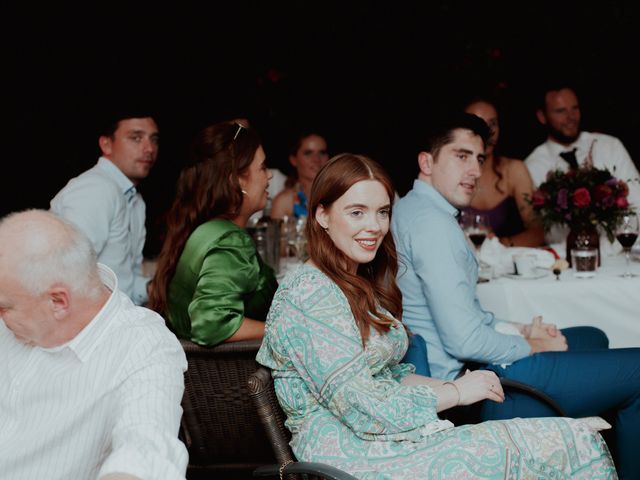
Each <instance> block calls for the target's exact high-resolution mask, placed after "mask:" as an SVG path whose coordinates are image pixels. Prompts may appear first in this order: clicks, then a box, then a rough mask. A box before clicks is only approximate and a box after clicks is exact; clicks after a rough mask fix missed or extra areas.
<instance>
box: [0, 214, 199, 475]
mask: <svg viewBox="0 0 640 480" xmlns="http://www.w3.org/2000/svg"><path fill="white" fill-rule="evenodd" d="M186 367H187V362H186V359H185V355H184V351H183V349H182V347H181V345H180V343H179V342H178V340H177V339H176V337H175V336H174V335H173V334H172V333H171V332H170V331H169V330H168V329H167V328H166V326H165V323H164V321H163V319H162V318H161V317H160V316H159V315H157V314H156V313H154V312H152V311H150V310H147V309H146V308H142V307H137V306H135V305H134V304H133V303H132V302H131V300H130V299H129V298H128V297H127V296H126V295H124V294H123V293H122V292H121V291H119V290H118V283H117V279H116V277H115V275H114V274H113V272H112V271H111V270H110V269H109V268H108V267H105V266H104V265H101V264H98V263H97V262H96V254H95V252H94V250H93V248H92V247H91V243H90V242H89V239H88V238H87V237H86V236H85V235H84V234H83V233H82V232H80V231H79V230H78V229H77V228H75V227H74V226H73V225H72V224H70V223H68V222H67V221H65V220H62V219H60V218H59V217H57V216H56V215H54V214H52V213H50V212H46V211H43V210H29V211H25V212H20V213H14V214H11V215H9V216H7V217H5V218H4V219H2V220H1V221H0V385H2V388H0V478H3V479H5V478H6V479H21V480H36V479H37V480H39V479H45V478H46V479H47V480H56V479H59V480H69V479H73V480H85V479H86V480H94V479H100V480H107V479H109V480H115V479H154V480H155V479H159V478H162V479H171V480H173V479H176V480H177V479H184V476H185V470H186V466H187V461H188V455H187V451H186V448H185V446H184V445H183V444H182V442H180V440H179V439H178V437H177V434H178V428H179V424H180V417H181V414H182V409H181V407H180V401H181V399H182V394H183V391H184V380H183V374H184V371H185V370H186Z"/></svg>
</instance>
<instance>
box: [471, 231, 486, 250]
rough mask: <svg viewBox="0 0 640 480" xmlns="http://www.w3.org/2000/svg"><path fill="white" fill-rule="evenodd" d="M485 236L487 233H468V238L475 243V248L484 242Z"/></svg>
mask: <svg viewBox="0 0 640 480" xmlns="http://www.w3.org/2000/svg"><path fill="white" fill-rule="evenodd" d="M485 238H487V234H486V233H484V232H478V233H470V234H469V240H471V242H472V243H473V244H474V245H475V247H476V248H480V245H482V242H484V239H485Z"/></svg>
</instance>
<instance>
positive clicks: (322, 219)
mask: <svg viewBox="0 0 640 480" xmlns="http://www.w3.org/2000/svg"><path fill="white" fill-rule="evenodd" d="M327 216H328V215H327V211H326V210H325V209H324V206H322V204H321V205H318V208H316V222H318V224H320V226H321V227H322V228H324V229H325V230H326V229H327V228H328V227H329V222H328V221H327V220H328V218H327Z"/></svg>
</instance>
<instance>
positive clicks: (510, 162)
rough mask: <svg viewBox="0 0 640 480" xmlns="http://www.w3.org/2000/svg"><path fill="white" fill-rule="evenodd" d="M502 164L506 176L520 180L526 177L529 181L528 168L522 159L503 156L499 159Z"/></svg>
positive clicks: (513, 179)
mask: <svg viewBox="0 0 640 480" xmlns="http://www.w3.org/2000/svg"><path fill="white" fill-rule="evenodd" d="M501 163H502V165H504V171H505V172H506V174H507V176H508V177H509V178H510V179H511V180H512V181H515V182H517V181H519V180H520V181H521V180H523V179H527V181H531V175H530V174H529V169H528V168H527V165H526V164H525V163H524V161H523V160H519V159H517V158H505V157H503V158H502V160H501Z"/></svg>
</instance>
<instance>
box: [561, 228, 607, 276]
mask: <svg viewBox="0 0 640 480" xmlns="http://www.w3.org/2000/svg"><path fill="white" fill-rule="evenodd" d="M574 248H577V249H583V250H584V249H589V248H595V249H596V250H598V266H600V265H601V263H602V260H601V258H602V255H600V235H599V234H598V229H597V228H596V227H595V225H571V226H570V230H569V234H568V235H567V256H566V257H565V258H566V260H567V262H569V266H570V267H571V266H572V265H571V250H572V249H574Z"/></svg>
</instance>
